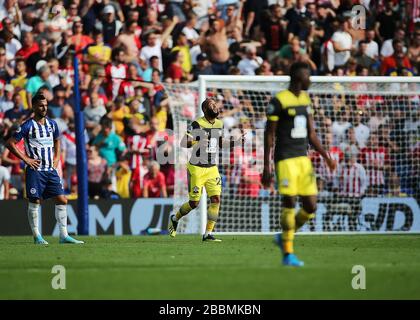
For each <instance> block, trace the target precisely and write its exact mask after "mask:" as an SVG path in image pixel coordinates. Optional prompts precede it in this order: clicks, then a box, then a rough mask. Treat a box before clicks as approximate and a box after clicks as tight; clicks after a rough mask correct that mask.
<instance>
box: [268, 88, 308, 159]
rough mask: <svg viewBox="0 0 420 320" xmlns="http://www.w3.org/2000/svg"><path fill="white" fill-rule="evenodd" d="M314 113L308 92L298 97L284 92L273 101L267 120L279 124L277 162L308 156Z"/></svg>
mask: <svg viewBox="0 0 420 320" xmlns="http://www.w3.org/2000/svg"><path fill="white" fill-rule="evenodd" d="M312 113H313V111H312V108H311V99H310V98H309V96H308V94H307V93H306V92H301V93H300V95H299V97H296V96H295V95H294V94H293V93H292V92H290V91H289V90H284V91H281V92H279V93H277V94H276V96H275V97H274V98H273V99H271V101H270V103H269V105H268V107H267V120H270V121H276V122H278V124H277V131H276V146H275V151H274V160H275V161H280V160H284V159H289V158H295V157H300V156H306V155H307V148H308V134H309V132H308V116H309V114H312Z"/></svg>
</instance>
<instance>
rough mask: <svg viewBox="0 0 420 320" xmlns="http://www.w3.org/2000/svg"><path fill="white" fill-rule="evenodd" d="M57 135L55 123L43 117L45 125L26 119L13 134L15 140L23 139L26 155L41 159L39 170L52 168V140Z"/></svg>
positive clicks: (56, 137)
mask: <svg viewBox="0 0 420 320" xmlns="http://www.w3.org/2000/svg"><path fill="white" fill-rule="evenodd" d="M58 137H59V131H58V126H57V123H56V122H55V121H54V120H51V119H49V118H45V125H41V124H39V123H38V122H36V121H35V120H34V119H32V118H30V119H28V120H26V121H25V122H24V123H22V125H21V126H20V127H19V128H18V129H17V131H16V133H15V134H14V138H15V139H16V141H20V140H22V139H24V142H25V151H26V155H27V156H28V157H30V158H32V159H36V160H41V165H40V167H39V169H38V170H39V171H51V170H54V167H53V162H54V140H57V139H58Z"/></svg>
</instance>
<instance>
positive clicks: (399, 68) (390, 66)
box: [381, 39, 412, 76]
mask: <svg viewBox="0 0 420 320" xmlns="http://www.w3.org/2000/svg"><path fill="white" fill-rule="evenodd" d="M392 46H393V48H394V53H393V54H392V55H391V56H388V57H386V58H384V59H383V60H382V64H381V74H382V75H399V76H407V75H408V74H407V73H408V72H411V75H412V66H411V63H410V60H409V59H408V57H407V56H406V54H405V53H404V43H403V42H402V41H401V40H398V39H395V40H393V41H392Z"/></svg>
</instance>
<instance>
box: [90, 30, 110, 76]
mask: <svg viewBox="0 0 420 320" xmlns="http://www.w3.org/2000/svg"><path fill="white" fill-rule="evenodd" d="M92 34H93V42H92V43H91V44H89V45H87V46H86V47H85V49H84V57H83V62H84V63H85V64H87V65H88V66H89V74H90V75H92V76H93V75H94V74H95V71H96V70H97V69H99V68H100V67H104V66H106V65H107V64H108V63H109V62H110V61H111V53H112V50H111V48H110V47H108V46H107V45H105V43H104V39H103V35H102V32H101V31H100V30H97V29H94V30H93V32H92Z"/></svg>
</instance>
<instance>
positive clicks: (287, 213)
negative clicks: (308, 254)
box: [280, 208, 296, 254]
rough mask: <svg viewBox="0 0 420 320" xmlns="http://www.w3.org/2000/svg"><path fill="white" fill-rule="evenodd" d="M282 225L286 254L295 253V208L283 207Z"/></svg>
mask: <svg viewBox="0 0 420 320" xmlns="http://www.w3.org/2000/svg"><path fill="white" fill-rule="evenodd" d="M280 225H281V228H282V234H281V237H282V241H283V252H284V254H289V253H293V239H294V238H295V228H296V222H295V209H293V208H281V215H280Z"/></svg>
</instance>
